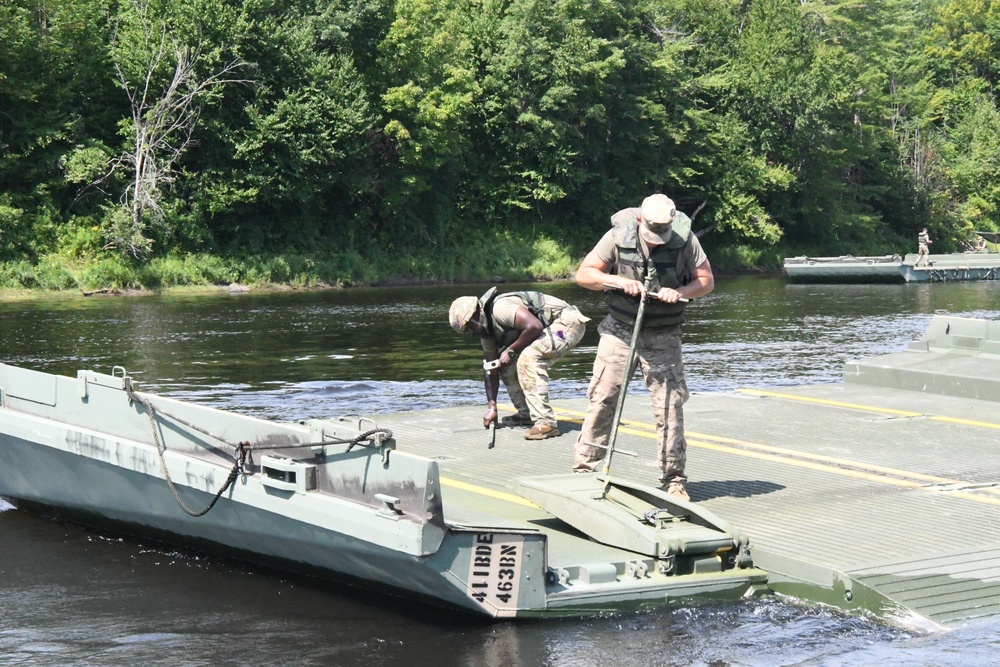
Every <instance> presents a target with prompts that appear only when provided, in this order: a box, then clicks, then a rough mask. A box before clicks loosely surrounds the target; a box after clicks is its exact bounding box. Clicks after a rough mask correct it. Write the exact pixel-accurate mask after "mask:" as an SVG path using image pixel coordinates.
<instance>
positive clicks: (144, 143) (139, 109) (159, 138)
mask: <svg viewBox="0 0 1000 667" xmlns="http://www.w3.org/2000/svg"><path fill="white" fill-rule="evenodd" d="M131 8H132V9H133V10H134V12H135V15H134V20H135V21H136V24H137V27H138V32H133V33H130V34H132V35H137V41H139V42H141V43H138V44H136V43H130V44H124V43H123V40H124V39H127V37H125V36H123V32H122V30H121V28H122V23H121V21H120V20H119V21H117V22H116V23H115V24H114V25H113V26H112V39H111V44H112V54H113V60H114V67H115V74H116V76H117V79H118V84H119V85H120V86H121V88H122V90H124V91H125V94H126V95H127V96H128V99H129V103H130V105H131V111H132V127H131V140H132V141H131V144H132V145H131V148H130V150H129V151H127V152H124V153H122V154H121V155H119V156H118V157H116V158H113V159H112V160H111V161H110V163H109V168H108V172H107V173H106V174H105V175H104V176H103V177H102V178H101V179H99V180H100V181H104V180H106V179H107V178H109V177H110V176H111V174H113V173H115V172H117V171H125V172H127V173H128V174H129V175H130V179H129V181H130V182H129V184H128V185H127V186H126V187H125V189H124V191H123V192H122V194H121V197H120V199H119V203H120V204H121V209H122V211H123V213H124V214H125V215H123V216H122V217H120V218H119V220H118V222H117V223H116V224H113V225H112V226H111V228H110V229H108V230H106V237H105V238H106V244H105V248H119V249H121V250H122V251H123V252H124V253H128V254H131V255H133V256H135V257H141V256H143V255H145V254H146V253H148V251H149V249H150V246H151V241H150V240H149V239H148V238H147V237H146V232H147V231H148V228H149V227H150V225H160V224H163V222H164V220H163V218H164V214H163V208H162V202H163V198H164V195H165V192H166V191H167V190H169V189H170V187H171V186H172V185H173V183H174V181H175V180H176V177H177V171H176V164H177V161H178V160H179V159H180V157H181V155H183V153H184V152H185V151H186V150H187V149H188V148H190V147H191V145H192V143H193V139H192V135H193V133H194V130H195V127H196V126H197V124H198V119H199V118H200V115H201V109H202V102H203V100H204V99H205V97H206V95H207V94H208V93H209V92H210V91H212V90H213V89H215V88H219V87H221V86H224V85H226V84H230V83H252V80H250V79H244V78H239V77H237V76H236V74H235V73H236V72H237V71H239V70H242V69H244V68H246V67H247V66H248V65H249V63H247V62H246V61H244V60H242V59H239V58H234V59H232V60H230V61H228V62H225V63H223V64H222V65H221V67H219V68H218V69H217V70H216V71H215V73H213V74H211V75H209V76H201V75H199V72H198V70H199V66H200V65H201V63H202V60H203V55H204V54H203V53H202V45H201V40H200V39H199V42H198V44H196V45H194V46H192V45H187V44H181V43H180V42H179V41H178V39H177V38H176V37H175V36H174V35H173V34H171V33H170V31H169V30H168V28H167V25H166V23H165V22H164V21H163V20H161V19H156V18H153V17H152V16H151V14H150V7H149V0H131ZM126 47H127V48H128V49H130V50H131V51H130V52H131V53H136V52H138V53H141V54H142V55H143V58H142V63H141V67H140V71H139V72H132V75H131V76H130V74H129V72H128V71H127V68H126V67H125V66H124V64H123V61H122V58H121V54H122V52H123V51H122V50H123V49H124V48H126ZM170 64H173V74H172V76H170V77H169V81H168V82H167V83H166V84H165V85H164V84H161V83H160V82H161V81H163V72H164V70H165V69H167V68H169V66H170ZM133 69H134V68H133ZM167 71H169V69H167Z"/></svg>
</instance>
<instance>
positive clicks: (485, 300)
mask: <svg viewBox="0 0 1000 667" xmlns="http://www.w3.org/2000/svg"><path fill="white" fill-rule="evenodd" d="M497 296H498V295H497V288H496V287H491V288H489V289H488V290H486V293H485V294H483V295H482V296H481V297H480V298H479V304H480V306H481V307H482V310H483V314H485V315H486V332H487V333H488V334H489V336H490V338H492V339H493V340H495V341H496V343H497V345H498V346H499V347H500V348H504V347H506V346H507V345H510V344H511V343H513V342H514V341H515V340H517V336H514V337H513V338H512V339H511V340H505V339H506V338H508V337H509V335H510V334H511V333H512V330H510V329H503V328H500V327H497V326H496V325H495V324H494V322H493V302H494V301H495V300H496V298H497ZM503 296H516V297H517V298H519V299H520V300H521V303H523V304H524V307H525V308H527V309H528V311H529V312H530V313H531V314H532V315H534V316H535V317H536V318H538V321H539V322H541V323H542V328H543V329H547V328H548V326H549V324H550V322H549V318H548V317H547V316H546V314H545V308H544V306H543V299H544V296H543V295H542V293H541V292H533V291H523V292H505V293H504V294H503ZM514 333H517V335H518V336H520V332H514Z"/></svg>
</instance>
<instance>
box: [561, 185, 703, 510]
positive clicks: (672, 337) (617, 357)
mask: <svg viewBox="0 0 1000 667" xmlns="http://www.w3.org/2000/svg"><path fill="white" fill-rule="evenodd" d="M611 224H612V227H611V229H610V230H609V231H608V232H607V233H606V234H605V235H604V237H603V238H601V240H600V241H599V242H598V244H597V245H596V246H595V247H594V249H593V250H591V251H590V254H588V255H587V257H586V258H584V260H583V263H582V264H581V265H580V268H579V270H578V271H577V272H576V282H577V284H578V285H580V286H581V287H585V288H587V289H591V290H604V289H608V288H612V289H614V290H615V291H612V292H610V293H609V295H608V301H609V305H610V311H611V312H610V313H609V314H608V316H607V317H605V318H604V320H603V321H602V322H601V324H600V325H599V326H598V328H597V331H598V332H599V333H600V334H601V339H600V343H599V344H598V347H597V358H596V359H595V360H594V375H593V378H592V379H591V381H590V388H589V389H588V392H587V397H588V399H589V400H590V403H589V405H588V407H587V415H586V418H585V419H584V422H583V428H582V430H581V431H580V436H579V437H578V438H577V441H576V452H575V461H574V467H573V469H574V471H575V472H593V471H594V470H596V469H597V466H598V464H599V463H600V462H601V461H602V460H603V459H604V457H605V455H606V453H607V448H608V440H609V437H610V433H611V427H612V423H611V422H612V421H613V419H614V413H615V407H616V404H617V401H618V395H619V393H620V392H621V389H622V379H623V376H624V374H625V371H626V368H627V364H628V363H629V359H628V356H629V347H630V341H631V338H632V329H633V326H634V324H635V320H636V315H637V314H638V309H639V300H640V299H644V298H646V297H647V294H646V288H645V281H646V278H647V277H648V276H652V281H651V284H650V288H649V294H648V297H649V298H650V299H652V300H650V301H649V302H647V304H646V308H645V311H644V318H643V321H642V328H641V329H640V332H639V338H638V341H637V343H636V353H637V355H638V358H639V364H640V367H641V368H642V374H643V376H644V377H645V379H646V386H647V387H648V388H649V394H650V398H651V399H652V403H653V414H654V418H655V421H656V432H657V438H658V441H659V447H658V456H657V459H658V463H659V466H660V483H661V485H662V486H661V488H662V489H663V490H665V491H666V492H667V493H669V494H671V495H674V496H677V497H678V498H681V499H683V500H690V497H689V496H688V493H687V490H686V489H685V485H686V484H687V476H686V475H685V474H684V467H685V464H686V462H687V441H686V440H685V439H684V411H683V406H684V402H685V401H686V400H687V399H688V395H689V394H688V389H687V383H686V382H685V380H684V364H683V362H682V360H681V324H682V323H683V322H684V305H685V302H686V301H687V300H689V299H694V298H696V297H700V296H704V295H705V294H708V293H709V292H711V291H712V290H713V289H714V287H715V277H714V276H713V274H712V267H711V265H710V264H709V263H708V257H706V255H705V252H704V250H702V248H701V243H699V241H698V238H697V237H696V236H695V235H694V234H692V233H691V219H690V218H688V216H686V215H684V214H683V213H678V212H677V209H676V208H675V206H674V202H673V201H671V200H670V199H669V198H668V197H667V196H666V195H662V194H655V195H651V196H649V197H647V198H646V199H645V200H644V201H643V202H642V207H641V208H627V209H624V210H621V211H619V212H618V213H616V214H615V215H614V216H612V218H611Z"/></svg>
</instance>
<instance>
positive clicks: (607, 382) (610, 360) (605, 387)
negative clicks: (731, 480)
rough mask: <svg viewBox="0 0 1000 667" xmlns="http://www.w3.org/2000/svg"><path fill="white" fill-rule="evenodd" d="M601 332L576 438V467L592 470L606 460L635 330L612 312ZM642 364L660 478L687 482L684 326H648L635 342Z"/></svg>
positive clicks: (602, 325)
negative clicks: (656, 443)
mask: <svg viewBox="0 0 1000 667" xmlns="http://www.w3.org/2000/svg"><path fill="white" fill-rule="evenodd" d="M597 331H598V332H599V333H600V334H601V341H600V343H599V344H598V346H597V358H596V359H595V360H594V375H593V377H592V378H591V380H590V387H589V389H588V391H587V398H588V399H589V400H590V403H589V405H588V406H587V416H586V418H585V419H584V421H583V428H582V430H581V431H580V436H579V437H578V438H577V441H576V448H575V452H574V462H573V463H574V465H573V470H574V471H575V472H592V471H594V470H596V469H597V467H598V465H599V464H600V463H601V461H602V460H603V459H604V456H605V454H606V452H607V448H608V439H609V438H610V436H611V426H612V422H613V420H614V416H615V407H616V406H617V404H618V395H619V393H620V392H621V387H622V378H623V376H624V375H625V370H626V364H627V363H628V352H629V343H630V342H631V340H632V330H631V327H629V326H628V325H625V324H622V323H621V322H619V321H618V320H616V319H614V318H613V317H611V316H610V315H609V316H607V317H606V318H604V321H602V322H601V324H600V326H598V328H597ZM636 351H637V353H638V357H639V367H640V368H641V369H642V375H643V377H644V378H645V380H646V386H647V387H648V388H649V395H650V399H651V402H652V404H653V419H654V421H655V423H656V436H657V441H658V445H659V446H658V448H657V464H658V465H659V467H660V482H661V483H664V484H669V483H670V482H680V483H682V484H683V483H685V482H687V477H686V476H685V475H684V466H685V464H686V463H687V441H686V440H685V439H684V403H685V401H687V399H688V397H689V396H690V394H689V393H688V388H687V383H686V382H685V381H684V364H683V362H682V360H681V327H680V326H679V325H678V326H669V327H660V328H657V329H647V330H643V331H641V332H640V333H639V340H638V341H637V343H636Z"/></svg>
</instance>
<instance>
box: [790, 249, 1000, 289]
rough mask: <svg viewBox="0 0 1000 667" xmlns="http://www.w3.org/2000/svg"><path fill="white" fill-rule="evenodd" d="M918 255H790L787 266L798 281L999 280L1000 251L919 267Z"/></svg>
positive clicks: (947, 257) (934, 258) (943, 258)
mask: <svg viewBox="0 0 1000 667" xmlns="http://www.w3.org/2000/svg"><path fill="white" fill-rule="evenodd" d="M916 260H917V256H916V255H915V254H911V255H906V256H905V257H901V256H899V255H880V256H873V257H853V256H851V255H846V256H842V257H805V256H803V257H788V258H786V259H785V260H784V263H783V268H784V270H785V274H786V275H787V276H788V279H789V280H791V281H792V282H796V283H911V282H949V281H975V280H996V279H997V278H998V277H1000V253H995V252H967V253H954V254H942V255H929V256H928V264H927V265H926V266H923V265H921V266H920V267H917V266H915V263H916Z"/></svg>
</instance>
